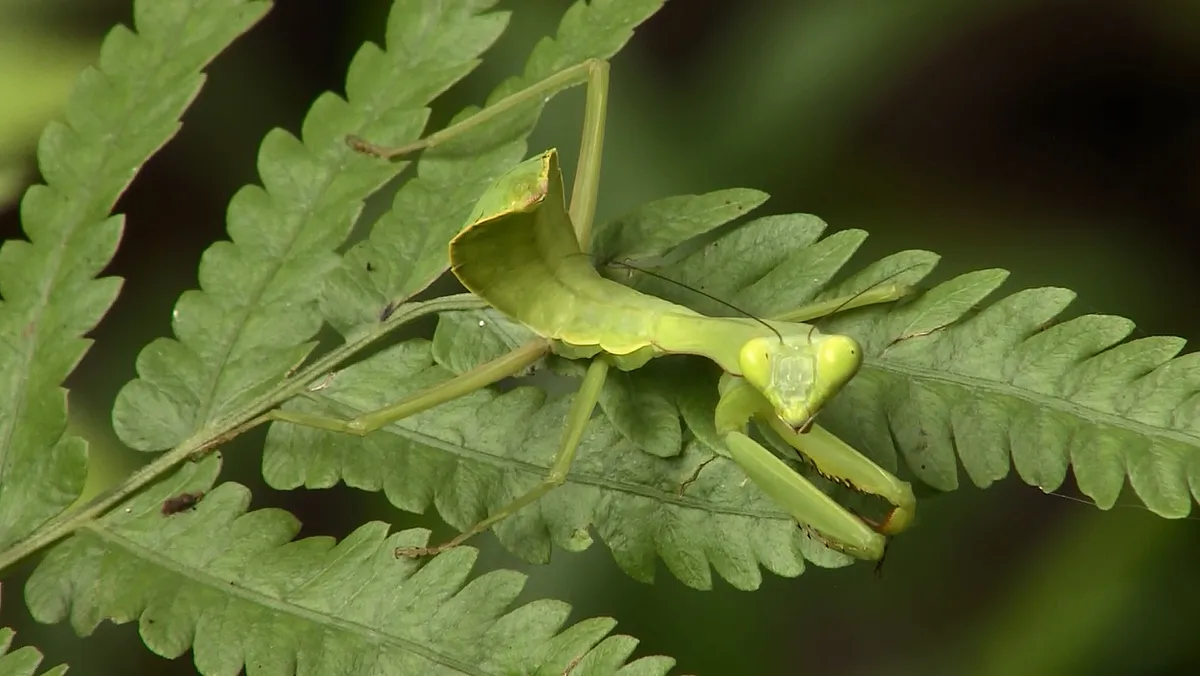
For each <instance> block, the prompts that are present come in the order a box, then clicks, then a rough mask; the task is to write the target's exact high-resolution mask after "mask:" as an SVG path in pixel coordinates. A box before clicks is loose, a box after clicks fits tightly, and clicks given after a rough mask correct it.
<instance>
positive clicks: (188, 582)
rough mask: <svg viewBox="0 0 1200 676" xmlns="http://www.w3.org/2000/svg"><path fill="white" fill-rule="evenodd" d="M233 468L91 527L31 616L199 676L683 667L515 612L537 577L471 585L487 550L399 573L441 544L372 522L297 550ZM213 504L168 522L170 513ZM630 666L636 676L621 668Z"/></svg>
mask: <svg viewBox="0 0 1200 676" xmlns="http://www.w3.org/2000/svg"><path fill="white" fill-rule="evenodd" d="M219 470H220V458H219V456H217V455H213V456H210V457H209V458H207V459H205V460H204V461H203V462H200V463H196V464H193V465H187V466H185V467H184V468H183V469H182V470H181V471H179V472H178V473H176V474H175V475H174V476H173V477H172V478H171V479H170V480H168V481H164V482H161V483H159V484H158V485H156V486H155V487H154V488H153V489H151V490H149V491H147V492H146V493H143V494H142V495H139V496H138V497H137V498H135V499H134V500H132V501H130V502H128V503H126V505H125V506H123V507H122V508H121V509H119V510H116V511H114V512H113V513H111V514H110V515H108V516H106V517H104V518H103V519H100V520H98V521H95V522H92V523H91V524H89V525H88V526H87V527H86V528H85V529H84V530H83V531H81V532H80V533H78V534H77V535H76V536H75V537H73V538H72V539H71V540H70V541H68V542H67V543H65V544H64V545H62V546H60V547H58V548H56V549H55V550H54V551H52V552H51V553H50V555H49V556H48V557H47V559H46V560H45V561H44V562H43V563H42V565H41V566H39V567H38V569H37V571H36V572H35V574H34V576H33V577H32V578H31V579H30V581H29V584H28V586H27V588H26V598H27V600H28V602H29V606H30V610H31V611H32V613H33V615H34V616H35V617H37V618H38V619H40V620H42V621H47V622H57V621H61V620H63V619H69V620H70V622H71V624H72V626H73V627H74V629H75V630H76V632H78V633H79V634H80V635H83V636H86V635H88V634H90V633H91V632H92V631H93V630H95V628H96V626H97V625H98V624H99V623H100V622H101V621H102V620H105V619H111V620H113V621H116V622H129V621H133V620H137V621H138V625H139V629H140V632H141V635H142V639H143V640H144V641H145V643H146V646H147V647H148V648H150V649H151V650H153V651H154V652H156V653H158V654H160V655H163V656H165V657H178V656H180V655H182V654H183V653H184V652H186V651H187V650H188V649H192V650H193V652H194V661H195V664H196V667H197V668H198V669H199V671H200V673H202V674H208V675H217V674H221V675H224V674H228V675H229V676H233V675H234V674H238V673H241V670H242V669H243V666H246V667H249V668H250V670H251V671H252V672H259V673H271V674H291V673H296V674H321V675H322V676H337V675H340V674H344V675H345V676H364V675H367V674H381V675H382V674H480V675H483V674H510V673H554V674H558V673H564V671H565V670H566V669H567V667H568V666H569V665H571V664H572V663H575V664H576V667H575V671H573V672H572V673H581V674H618V673H619V674H629V675H635V674H636V675H643V674H645V675H649V674H664V673H666V672H667V670H668V669H670V667H671V665H672V664H673V660H671V659H669V658H666V657H645V658H641V659H639V660H636V661H634V662H631V663H629V664H628V665H625V661H626V659H627V658H628V657H629V655H630V653H632V652H633V649H634V648H635V646H636V645H637V641H636V640H634V639H632V638H629V637H627V636H620V635H615V636H608V634H609V633H610V632H611V631H612V628H613V625H614V624H615V622H614V621H612V620H609V619H607V618H598V619H592V620H586V621H584V622H580V623H578V624H575V625H573V626H571V627H570V628H568V629H566V630H565V631H563V630H561V628H562V625H563V623H564V622H565V620H566V617H567V614H568V612H569V610H570V608H569V606H567V605H566V604H565V603H561V602H558V601H535V602H533V603H529V604H527V605H524V606H521V607H519V608H517V609H515V610H511V611H508V610H507V609H508V607H509V606H510V605H511V604H512V602H513V600H514V599H515V597H516V596H517V594H518V593H520V591H521V588H522V586H523V584H524V576H522V575H520V574H518V573H514V572H511V571H496V572H492V573H488V574H486V575H483V576H481V577H478V578H476V579H474V580H471V581H470V582H469V583H468V582H467V575H468V573H469V572H470V569H471V566H472V563H473V561H474V559H475V556H476V551H475V550H474V549H471V548H462V549H459V550H455V551H454V552H451V553H448V554H447V555H444V556H439V557H437V558H436V559H434V560H433V561H431V562H429V563H428V565H424V566H422V565H420V564H419V563H416V562H411V561H410V562H404V561H397V560H396V558H395V556H394V555H393V553H392V552H393V550H394V549H395V548H396V547H397V546H413V545H418V546H419V545H422V544H424V543H425V541H426V539H427V538H428V536H429V533H428V531H422V530H411V531H403V532H399V533H395V534H393V535H391V536H388V535H387V531H388V524H385V523H380V522H371V523H367V524H364V525H363V526H361V527H360V528H358V529H357V530H356V531H354V532H353V533H351V534H350V535H348V536H347V537H346V538H344V539H343V540H342V541H341V542H336V541H335V540H334V539H333V538H328V537H312V538H306V539H303V540H298V541H293V540H292V538H293V537H294V536H295V535H296V532H297V531H298V530H299V527H300V524H299V522H297V521H296V519H295V518H294V517H293V516H291V515H290V514H288V513H287V512H284V511H281V510H276V509H262V510H257V511H253V512H246V506H247V504H248V503H249V501H250V494H249V491H247V490H246V489H245V488H244V487H242V486H240V485H238V484H235V483H223V484H220V485H219V486H217V487H216V488H215V489H213V488H212V484H213V481H214V480H215V479H216V478H217V474H218V472H219ZM195 491H210V492H208V493H206V494H205V495H204V497H203V499H201V500H200V502H199V503H198V504H197V505H196V506H195V508H194V509H192V510H189V511H184V512H180V513H177V514H173V515H170V516H164V515H163V513H162V508H161V506H162V503H163V501H164V500H167V499H168V498H170V497H172V496H174V495H178V494H180V493H185V492H187V493H192V492H195ZM622 665H625V666H624V667H622Z"/></svg>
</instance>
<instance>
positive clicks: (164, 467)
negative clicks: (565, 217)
mask: <svg viewBox="0 0 1200 676" xmlns="http://www.w3.org/2000/svg"><path fill="white" fill-rule="evenodd" d="M486 307H487V303H485V302H484V301H483V300H481V299H479V298H478V297H476V296H474V295H472V294H469V293H463V294H457V295H453V296H443V297H441V298H434V299H432V300H428V301H423V302H419V303H408V304H405V305H402V306H400V308H399V309H397V310H396V311H395V312H394V313H392V314H391V316H389V317H388V319H387V320H386V321H383V322H380V323H379V326H378V327H377V328H375V329H374V330H372V331H369V332H367V333H365V334H363V335H362V336H360V337H358V338H356V339H354V340H352V341H348V342H346V343H344V344H342V345H340V346H338V347H337V348H336V349H334V350H331V351H330V352H329V353H328V354H326V355H324V356H323V357H321V358H320V359H318V360H317V361H316V362H314V363H313V364H312V365H311V366H309V367H308V368H306V369H304V370H303V371H302V372H300V373H299V374H297V375H296V376H295V377H293V378H288V379H286V380H283V381H281V382H280V383H279V385H278V386H276V387H275V388H274V389H273V390H271V391H270V392H267V393H265V394H264V395H263V396H261V397H259V398H258V399H256V400H255V401H254V402H252V403H250V404H249V405H247V406H246V407H245V408H244V409H242V410H241V411H237V412H235V413H232V414H230V415H229V416H227V417H225V418H221V419H218V420H214V421H213V422H211V423H210V424H209V425H207V426H206V427H204V428H203V429H201V430H200V431H198V432H197V433H196V434H194V435H192V436H191V437H190V438H189V439H187V440H186V441H184V442H183V443H181V444H179V445H178V446H176V447H175V448H173V449H171V450H169V451H167V452H165V453H163V454H162V455H161V456H159V457H158V458H157V459H156V460H154V461H153V462H151V463H149V464H148V465H145V466H144V467H142V468H141V469H138V470H137V471H136V472H134V473H133V474H131V475H129V477H128V478H127V479H125V481H123V482H122V483H121V484H120V485H118V486H116V487H114V488H112V489H110V490H109V491H106V492H105V493H102V494H100V495H98V496H96V497H95V498H94V499H93V500H92V501H91V502H88V503H87V504H86V505H83V506H82V507H79V508H78V509H75V510H72V511H70V512H67V513H65V514H62V515H60V516H59V517H58V518H57V519H54V520H52V521H50V522H48V523H47V524H45V525H44V526H43V527H41V528H39V529H38V530H37V531H35V532H34V533H33V534H32V535H30V536H29V537H28V538H26V539H25V540H22V541H21V542H19V543H17V544H16V545H15V546H13V547H12V548H11V549H9V550H8V551H5V552H3V553H0V572H3V571H5V570H6V569H7V568H8V567H9V566H11V565H13V564H15V563H17V562H19V561H21V560H23V559H24V558H25V557H27V556H29V555H31V554H34V553H36V552H38V551H40V550H41V549H43V548H45V547H48V546H49V545H51V544H54V543H55V542H57V541H59V540H61V539H63V538H64V537H66V536H68V535H70V534H71V533H73V532H74V531H76V530H78V529H80V528H83V527H85V526H87V525H88V524H89V523H91V522H92V521H94V520H96V519H98V518H100V517H101V516H103V515H104V514H105V513H107V512H108V511H109V510H110V509H112V508H113V507H115V506H116V505H117V504H119V503H121V502H122V501H124V500H125V499H126V498H128V497H130V496H132V495H133V494H134V493H136V492H137V491H139V490H141V489H143V488H145V487H146V486H148V485H149V484H151V483H152V482H154V481H155V480H156V479H158V478H159V477H161V476H162V475H163V474H165V473H167V472H169V471H170V470H172V469H174V468H175V466H177V465H179V464H181V463H182V462H184V461H186V460H187V459H188V458H191V457H193V456H195V455H197V454H199V453H204V452H206V451H210V450H211V449H213V448H216V447H217V446H219V445H221V444H223V443H225V442H227V441H229V440H230V439H232V438H234V437H236V436H237V435H239V434H241V433H243V432H246V431H247V430H249V429H251V428H253V427H256V426H257V425H259V424H260V423H262V422H265V421H266V420H267V416H265V415H264V413H266V412H267V411H270V410H271V409H273V408H275V407H277V406H279V405H280V404H282V403H283V402H285V401H287V400H288V399H291V398H292V397H294V396H296V395H297V394H300V393H301V392H303V391H304V390H305V389H307V388H308V387H309V386H311V385H312V384H313V383H315V382H316V381H317V380H319V379H320V378H322V377H324V376H325V374H327V373H330V372H331V371H333V370H334V369H335V368H337V367H338V366H339V365H340V364H341V363H342V362H343V361H345V360H346V359H348V358H349V357H351V356H353V355H354V354H356V353H357V352H358V351H360V350H362V349H363V348H364V347H366V346H367V345H369V344H370V343H372V342H374V341H375V340H377V339H379V338H381V337H383V336H385V335H387V334H388V333H390V332H391V331H392V330H394V329H395V327H397V326H399V325H401V324H405V323H407V322H410V321H412V320H414V319H417V318H420V317H423V316H425V315H429V314H436V313H441V312H455V311H461V310H479V309H483V308H486Z"/></svg>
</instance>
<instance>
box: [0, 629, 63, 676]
mask: <svg viewBox="0 0 1200 676" xmlns="http://www.w3.org/2000/svg"><path fill="white" fill-rule="evenodd" d="M14 636H16V632H14V631H13V630H12V629H9V628H8V627H2V628H0V676H34V674H36V673H37V668H38V667H39V666H41V664H42V654H41V653H40V652H38V650H37V648H34V647H32V646H25V647H23V648H18V649H16V650H13V651H12V652H9V648H12V640H13V637H14ZM65 673H67V665H65V664H60V665H58V666H57V667H54V668H53V669H51V670H50V671H43V672H42V676H62V675H63V674H65Z"/></svg>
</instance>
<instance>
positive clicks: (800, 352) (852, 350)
mask: <svg viewBox="0 0 1200 676" xmlns="http://www.w3.org/2000/svg"><path fill="white" fill-rule="evenodd" d="M739 362H740V363H741V367H742V377H743V378H745V379H746V381H747V382H749V383H750V384H751V385H752V386H753V387H754V388H755V389H756V390H758V391H759V392H761V393H762V395H763V396H764V397H765V398H766V399H767V401H769V402H770V403H771V407H772V408H774V409H775V413H776V415H778V416H779V418H780V419H781V420H782V421H783V422H784V423H786V424H787V425H788V426H789V427H791V428H792V429H794V430H797V431H799V430H803V429H805V428H806V427H807V426H808V425H809V423H811V422H812V419H813V418H814V417H815V416H816V415H817V412H818V411H820V410H821V407H822V406H824V405H825V402H827V401H829V400H830V399H832V398H833V397H834V395H836V394H837V393H838V392H839V391H841V389H842V387H843V386H845V384H846V383H848V382H850V379H851V378H853V377H854V374H856V373H858V368H859V366H861V365H862V347H861V346H859V344H858V342H857V341H855V340H854V339H853V338H851V337H849V336H840V335H836V334H833V335H827V336H822V335H819V334H817V333H815V332H814V333H813V335H812V336H811V338H810V337H809V336H808V335H790V336H784V337H783V340H782V341H781V340H780V339H779V338H778V337H775V336H772V337H763V338H755V339H753V340H750V341H748V342H747V343H746V344H745V345H743V346H742V349H741V354H740V355H739Z"/></svg>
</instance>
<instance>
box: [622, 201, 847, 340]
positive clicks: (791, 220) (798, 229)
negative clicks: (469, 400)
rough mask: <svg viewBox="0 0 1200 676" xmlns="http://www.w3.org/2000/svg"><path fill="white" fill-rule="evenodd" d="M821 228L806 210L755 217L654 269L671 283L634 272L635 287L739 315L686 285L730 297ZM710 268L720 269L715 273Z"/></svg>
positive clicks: (704, 308)
mask: <svg viewBox="0 0 1200 676" xmlns="http://www.w3.org/2000/svg"><path fill="white" fill-rule="evenodd" d="M825 228H826V225H825V222H824V221H822V220H821V219H819V218H817V217H815V216H809V215H807V214H788V215H784V216H765V217H762V218H758V219H755V220H753V221H750V222H748V223H745V224H743V225H741V226H740V227H738V228H736V229H734V230H732V231H731V232H728V233H726V234H725V235H724V236H722V237H721V238H719V239H717V240H716V241H714V242H710V243H709V244H708V245H706V246H705V247H703V248H702V249H700V250H699V251H696V252H695V253H693V254H692V255H690V256H688V257H687V258H685V259H683V260H680V261H677V262H675V263H673V264H671V265H669V266H665V267H663V268H662V269H661V270H658V271H657V272H658V274H660V275H661V276H662V277H665V278H667V279H669V280H672V282H673V283H672V282H668V281H665V280H663V279H658V278H653V277H649V276H643V275H637V274H636V273H634V274H633V278H634V280H635V282H636V284H635V286H636V288H638V289H640V290H642V291H645V292H647V293H651V294H653V295H656V296H661V297H664V298H671V299H674V300H676V302H680V303H684V304H686V305H689V306H691V307H692V308H694V309H696V310H697V311H699V312H702V313H704V314H707V315H713V316H718V317H728V316H731V315H739V316H740V313H738V312H737V311H736V310H733V309H732V308H730V307H729V306H728V305H725V304H723V303H720V302H718V301H715V300H712V299H711V298H705V297H704V296H702V295H701V294H698V293H694V292H691V291H688V289H696V290H698V291H702V292H704V293H706V294H709V295H710V296H713V297H714V298H719V299H721V300H724V301H726V302H731V299H733V298H735V297H736V296H737V294H738V293H739V292H741V291H742V290H743V289H745V288H748V287H750V286H751V285H752V284H754V283H755V282H757V281H759V280H760V279H762V278H763V277H764V276H765V275H767V274H768V273H769V272H771V270H773V269H775V268H776V267H777V266H779V265H781V264H783V262H784V260H785V258H786V257H787V256H788V255H789V254H790V253H791V252H794V251H795V252H800V251H803V250H804V249H805V248H807V247H808V246H809V245H811V244H813V243H814V242H816V241H817V239H818V238H819V237H820V236H821V233H822V232H824V230H825ZM714 271H719V272H718V273H717V274H715V275H714V274H713V272H714ZM743 309H745V308H743ZM747 311H748V309H747Z"/></svg>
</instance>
